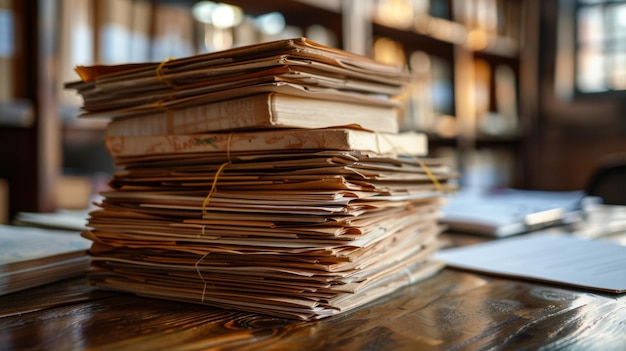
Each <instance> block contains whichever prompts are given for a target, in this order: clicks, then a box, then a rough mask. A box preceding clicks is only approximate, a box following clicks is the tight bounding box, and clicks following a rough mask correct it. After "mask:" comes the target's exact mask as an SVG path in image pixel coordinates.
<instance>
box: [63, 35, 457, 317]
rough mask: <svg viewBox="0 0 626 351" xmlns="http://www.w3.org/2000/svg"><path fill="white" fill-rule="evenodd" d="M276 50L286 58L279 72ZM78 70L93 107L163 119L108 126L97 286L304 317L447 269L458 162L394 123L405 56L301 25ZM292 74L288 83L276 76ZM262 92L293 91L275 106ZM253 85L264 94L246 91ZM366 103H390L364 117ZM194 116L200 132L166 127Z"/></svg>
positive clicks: (94, 233)
mask: <svg viewBox="0 0 626 351" xmlns="http://www.w3.org/2000/svg"><path fill="white" fill-rule="evenodd" d="M267 62H272V64H274V62H278V64H277V66H275V67H274V66H272V69H271V71H272V73H268V72H267V70H268V68H267V67H266V64H267ZM294 62H295V63H294ZM304 67H306V69H304ZM81 71H82V72H83V74H82V78H83V81H82V82H80V83H72V84H69V85H68V86H70V87H78V88H79V92H81V93H82V94H83V95H84V96H85V114H84V117H85V118H87V117H89V116H103V115H107V116H109V117H111V118H112V121H111V123H112V124H113V123H116V122H124V121H137V120H141V121H143V122H146V121H156V120H158V121H160V122H154V123H162V124H163V123H164V126H163V127H162V128H161V127H158V128H152V127H151V128H152V130H157V129H158V130H161V131H166V132H165V133H164V132H161V134H155V133H154V132H145V131H141V128H137V129H132V128H130V127H129V129H125V128H117V129H115V132H112V131H111V129H109V130H107V133H108V134H107V138H106V146H107V148H108V150H109V151H110V153H111V154H112V155H113V157H114V158H115V161H116V164H117V166H119V167H120V171H118V172H116V173H115V174H114V175H113V178H112V180H111V183H110V184H111V190H110V191H107V192H105V193H103V194H102V195H103V198H104V200H103V201H102V203H101V204H100V207H101V209H100V210H97V211H94V212H92V213H91V216H90V219H89V223H88V225H89V226H90V227H91V228H93V229H92V230H88V231H85V232H84V236H85V237H87V238H89V239H91V240H93V242H94V244H93V246H92V248H91V254H92V260H93V263H94V270H93V272H92V273H91V275H90V277H91V278H90V279H91V282H92V283H93V284H94V285H97V286H101V287H104V288H108V289H115V290H122V291H128V292H133V293H136V294H140V295H145V296H152V297H157V298H165V299H173V300H181V301H188V302H194V303H202V304H208V305H213V306H220V307H225V308H235V309H241V310H247V311H255V312H260V313H264V314H270V315H275V316H283V317H288V318H298V319H303V320H309V319H318V318H323V317H327V316H331V315H335V314H337V313H340V312H343V311H347V310H350V309H352V308H354V307H357V306H361V305H363V304H364V303H367V302H369V301H372V300H373V299H376V298H379V297H381V296H383V295H385V294H388V293H390V292H392V291H394V290H396V289H398V288H399V287H402V286H405V285H407V284H410V283H413V282H415V281H417V280H420V279H422V278H425V277H427V276H430V275H432V274H433V273H435V272H437V271H438V270H439V269H440V268H441V267H442V265H441V264H440V263H439V262H437V261H434V260H432V259H431V258H432V256H433V255H434V253H435V252H436V251H437V250H438V249H439V247H440V245H439V241H438V240H437V238H438V234H439V232H440V231H441V228H440V227H439V226H438V224H437V218H438V217H439V216H440V208H441V205H442V188H444V187H446V185H447V182H448V180H449V179H451V178H452V177H453V175H452V174H451V172H450V170H449V168H448V166H447V164H446V163H445V160H439V159H431V158H423V156H425V155H426V154H427V145H426V139H425V136H424V135H421V134H417V133H406V134H405V133H403V134H399V133H398V132H397V127H395V126H397V120H395V117H394V113H395V111H396V110H397V106H396V105H395V103H394V102H393V99H392V97H393V95H394V94H396V93H399V92H400V91H401V90H402V87H403V86H404V84H405V83H406V82H407V81H408V80H409V78H410V77H409V75H408V74H407V73H405V72H404V71H402V70H401V69H399V68H395V67H389V66H385V65H382V64H379V63H376V62H374V61H371V60H369V59H366V58H362V57H358V56H355V55H352V54H349V53H345V52H342V51H339V50H335V49H330V48H326V47H323V46H321V45H319V44H315V43H311V42H310V41H308V40H306V39H293V40H285V41H280V42H274V43H267V44H259V45H254V46H249V47H243V48H237V49H233V50H228V51H226V52H219V53H214V54H207V55H201V56H195V57H192V58H187V59H181V60H173V61H168V62H164V63H161V64H158V63H157V64H139V65H131V66H114V67H91V68H89V67H84V68H82V69H81ZM85 72H96V73H94V74H91V73H90V74H85ZM223 72H227V73H225V75H224V76H223V74H222V73H223ZM276 72H278V73H276ZM283 72H290V73H292V72H296V74H295V75H288V76H289V77H290V79H293V81H290V82H289V83H287V84H286V85H282V81H280V80H281V79H283V78H284V75H283ZM303 72H304V73H303ZM217 76H219V77H222V76H223V78H221V79H217V78H216V77H217ZM258 77H263V79H262V80H263V83H257V80H258V79H260V78H258ZM266 80H269V81H274V80H276V81H280V82H279V83H275V82H271V83H265V81H266ZM223 81H224V82H226V83H223V85H220V84H222V83H220V82H223ZM101 82H107V84H104V83H103V84H100V83H101ZM111 82H115V84H113V83H111ZM330 82H332V84H331V83H330ZM109 83H111V84H113V86H115V88H112V87H111V86H109V85H108V84H109ZM189 84H190V85H193V86H198V87H201V88H199V89H198V90H194V88H189V89H188V87H187V85H189ZM103 86H107V88H103ZM233 86H236V87H234V88H233ZM260 86H262V88H259V87H260ZM285 86H286V87H288V89H282V87H285ZM208 87H210V88H208ZM220 87H221V88H220ZM116 89H120V91H124V92H125V93H121V92H119V93H118V91H117V90H116ZM191 90H194V92H193V93H192V92H191ZM131 92H137V93H136V94H135V93H132V94H131ZM181 92H184V93H181ZM266 94H269V95H272V94H278V95H280V96H281V97H282V96H286V97H288V98H287V99H289V98H292V97H294V98H298V100H297V101H298V103H297V104H291V105H289V107H288V108H287V107H285V105H283V107H285V108H286V110H282V111H278V112H277V111H276V110H272V109H273V108H274V107H275V105H273V103H272V100H268V99H267V98H266V97H265V95H266ZM259 95H263V96H264V97H263V99H264V100H263V101H265V104H262V105H259V106H257V107H256V108H250V106H251V105H249V104H247V103H245V102H242V101H244V99H245V98H246V97H250V96H252V97H258V96H259ZM116 99H119V100H120V101H119V103H114V101H115V100H116ZM160 99H165V100H160ZM122 100H124V101H122ZM131 100H132V102H131ZM94 101H97V103H96V102H94ZM103 101H106V102H103ZM155 101H156V102H155ZM248 102H250V101H248ZM257 102H258V101H257ZM179 103H180V105H179ZM335 103H339V104H340V105H337V104H335ZM326 104H329V105H326ZM94 106H95V107H94ZM216 106H218V107H216ZM268 106H269V111H270V113H268ZM321 106H326V107H327V108H326V109H324V108H323V107H321ZM367 106H371V107H372V108H373V109H374V111H382V110H384V111H387V112H389V113H387V114H380V115H378V119H376V118H371V119H370V121H373V122H376V123H370V124H369V127H367V128H368V129H365V128H366V127H363V125H362V123H361V122H362V120H361V113H366V112H364V111H367V108H365V107H367ZM352 107H354V110H351V109H350V108H352ZM357 107H360V109H359V108H357ZM339 108H342V110H339ZM346 109H348V110H346ZM278 110H280V108H279V109H278ZM287 110H289V111H287ZM137 111H141V113H139V114H137V113H138V112H137ZM210 111H212V112H210ZM355 111H356V112H355ZM358 111H361V112H358ZM370 112H371V111H370ZM286 114H287V115H289V122H288V123H283V122H282V121H280V120H279V121H277V122H276V121H275V122H276V123H273V124H267V123H264V122H262V121H261V120H262V119H265V121H268V120H271V118H272V116H274V117H275V116H276V115H278V116H285V115H286ZM189 116H193V118H191V117H189ZM373 116H377V114H376V113H373ZM187 117H189V118H187ZM266 117H267V118H266ZM185 118H187V119H186V120H185V122H184V123H183V124H184V125H185V126H186V127H189V126H193V128H194V132H193V133H190V132H189V131H181V130H179V129H176V128H174V127H173V126H174V124H176V123H177V122H179V121H180V120H181V119H185ZM241 120H245V121H247V122H246V123H245V125H244V124H241V123H239V122H241ZM255 120H256V121H257V122H250V121H255ZM207 121H208V122H210V123H208V122H207ZM259 121H261V122H259ZM311 121H317V122H316V123H317V124H311ZM143 122H142V123H143ZM196 122H197V123H196ZM125 123H126V122H125ZM131 123H134V122H128V124H127V126H130V125H131ZM137 123H139V122H137ZM146 123H150V122H146ZM140 125H141V124H137V125H135V127H138V126H140ZM376 126H379V127H380V128H378V127H376ZM390 126H391V127H390ZM389 128H391V129H389ZM418 157H420V158H418Z"/></svg>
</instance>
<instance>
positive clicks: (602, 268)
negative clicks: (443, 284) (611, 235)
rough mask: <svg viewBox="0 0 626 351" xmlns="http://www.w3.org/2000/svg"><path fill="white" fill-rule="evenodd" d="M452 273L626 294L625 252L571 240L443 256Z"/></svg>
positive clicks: (499, 243)
mask: <svg viewBox="0 0 626 351" xmlns="http://www.w3.org/2000/svg"><path fill="white" fill-rule="evenodd" d="M435 257H436V258H438V259H440V260H443V261H445V262H446V263H447V265H448V266H450V267H456V268H461V269H467V270H472V271H480V272H483V273H488V274H496V275H504V276H510V277H517V278H525V279H532V280H539V281H544V282H550V283H558V284H566V285H570V286H575V287H582V288H589V289H594V290H601V291H607V292H613V293H623V292H626V246H622V245H618V244H616V243H612V242H608V241H600V240H588V239H583V238H579V237H574V236H571V235H567V234H554V233H540V234H539V233H538V234H535V235H528V236H520V237H512V238H507V239H499V240H495V241H489V242H485V243H481V244H476V245H471V246H465V247H459V248H451V249H445V250H441V251H440V252H439V253H437V254H436V255H435Z"/></svg>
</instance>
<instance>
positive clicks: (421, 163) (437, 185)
mask: <svg viewBox="0 0 626 351" xmlns="http://www.w3.org/2000/svg"><path fill="white" fill-rule="evenodd" d="M375 133H376V148H377V149H378V153H382V152H381V149H380V143H379V141H378V137H379V136H382V137H383V138H384V139H385V140H386V141H387V142H388V143H389V145H391V147H392V149H393V150H394V151H396V152H400V153H404V154H406V155H408V156H409V157H411V158H412V159H413V161H415V162H417V164H419V166H420V167H421V168H422V169H423V170H424V173H426V176H427V177H428V179H430V181H431V182H432V183H433V185H434V186H435V189H436V190H437V191H443V190H444V189H443V186H442V185H441V183H439V180H438V179H437V177H435V175H434V174H433V173H432V172H431V171H430V169H429V168H428V166H427V165H426V163H424V161H422V160H420V159H419V158H417V156H415V155H413V154H412V153H410V152H408V151H407V150H405V149H404V148H402V147H398V146H396V145H394V144H393V143H392V142H391V140H389V139H388V138H387V136H386V135H384V134H380V133H379V132H375Z"/></svg>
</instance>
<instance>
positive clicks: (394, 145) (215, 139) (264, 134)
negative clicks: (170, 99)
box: [105, 128, 428, 158]
mask: <svg viewBox="0 0 626 351" xmlns="http://www.w3.org/2000/svg"><path fill="white" fill-rule="evenodd" d="M105 146H106V148H107V150H108V151H109V153H110V154H111V156H113V157H114V158H116V157H123V156H139V155H158V154H185V153H220V152H221V153H224V152H232V153H236V152H251V151H268V152H269V151H280V150H345V151H352V150H360V151H368V152H376V153H380V154H389V153H394V154H404V155H414V156H426V155H427V154H428V140H427V136H426V134H423V133H417V132H404V133H373V132H369V131H365V130H359V129H349V128H329V129H281V130H265V131H247V132H246V131H241V132H231V133H199V134H181V135H171V134H169V135H139V136H136V135H119V136H115V135H107V136H106V137H105Z"/></svg>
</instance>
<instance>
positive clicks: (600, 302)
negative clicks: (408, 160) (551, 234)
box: [0, 269, 626, 351]
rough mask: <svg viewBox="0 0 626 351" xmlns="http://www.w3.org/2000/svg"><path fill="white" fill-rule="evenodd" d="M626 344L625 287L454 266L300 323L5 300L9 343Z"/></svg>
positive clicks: (25, 295)
mask: <svg viewBox="0 0 626 351" xmlns="http://www.w3.org/2000/svg"><path fill="white" fill-rule="evenodd" d="M540 348H542V349H548V350H551V349H554V350H561V349H568V350H570V349H576V350H626V295H610V294H599V293H592V292H590V291H585V290H577V289H572V288H564V287H559V286H552V285H548V284H540V283H533V282H528V281H523V280H514V279H503V278H494V277H489V276H486V275H480V274H474V273H468V272H463V271H458V270H453V269H445V270H443V271H442V272H440V273H439V274H437V275H436V276H434V277H432V278H429V279H428V280H425V281H422V282H420V283H417V284H414V285H412V286H409V287H407V288H405V289H402V290H401V291H398V292H396V293H394V294H391V295H389V296H387V297H385V298H383V299H380V300H378V301H376V302H375V303H372V304H369V305H368V306H366V307H364V308H360V309H358V310H355V311H352V312H348V313H346V314H343V315H339V316H336V317H332V318H329V319H324V320H321V321H317V322H300V321H293V320H285V319H279V318H274V317H268V316H262V315H255V314H250V313H243V312H237V311H229V310H222V309H217V308H212V307H206V306H201V305H194V304H185V303H177V302H172V301H161V300H154V299H149V298H142V297H137V296H133V295H129V294H122V293H115V292H107V291H101V290H96V289H93V288H91V287H89V286H88V285H87V282H86V280H85V278H84V277H81V278H76V279H72V280H68V281H63V282H58V283H55V284H51V285H46V286H43V287H39V288H35V289H30V290H26V291H23V292H18V293H14V294H11V295H6V296H2V297H0V350H84V349H98V350H115V351H122V350H208V349H210V350H477V349H515V350H536V349H540Z"/></svg>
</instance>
